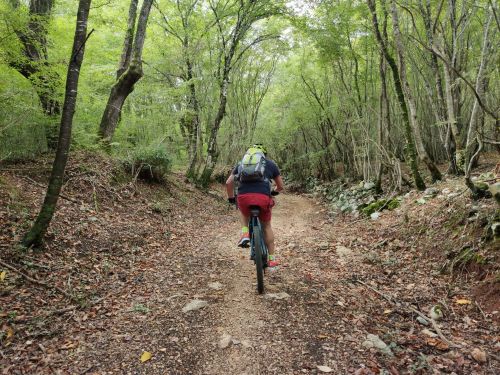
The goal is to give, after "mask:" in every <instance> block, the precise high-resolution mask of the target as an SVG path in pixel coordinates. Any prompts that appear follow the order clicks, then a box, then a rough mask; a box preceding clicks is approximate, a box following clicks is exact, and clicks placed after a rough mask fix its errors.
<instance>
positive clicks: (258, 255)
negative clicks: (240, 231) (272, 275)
mask: <svg viewBox="0 0 500 375" xmlns="http://www.w3.org/2000/svg"><path fill="white" fill-rule="evenodd" d="M261 235H262V233H261V232H260V231H259V230H255V231H254V232H253V246H254V254H255V268H256V271H257V291H258V292H259V294H262V293H264V264H263V261H262V250H263V249H262V238H261Z"/></svg>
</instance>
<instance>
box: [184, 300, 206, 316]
mask: <svg viewBox="0 0 500 375" xmlns="http://www.w3.org/2000/svg"><path fill="white" fill-rule="evenodd" d="M206 305H208V302H207V301H203V300H201V299H194V300H192V301H191V302H189V303H188V304H187V305H186V306H184V307H183V308H182V312H184V313H187V312H189V311H196V310H199V309H202V308H204V307H205V306H206Z"/></svg>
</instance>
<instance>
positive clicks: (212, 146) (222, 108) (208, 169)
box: [198, 71, 229, 187]
mask: <svg viewBox="0 0 500 375" xmlns="http://www.w3.org/2000/svg"><path fill="white" fill-rule="evenodd" d="M224 75H225V78H224V79H223V80H222V84H221V87H220V95H219V109H218V111H217V116H215V120H214V123H213V126H212V130H211V132H210V138H209V140H208V150H207V159H206V162H205V167H204V168H203V172H202V174H201V176H200V178H199V180H198V183H199V184H200V185H201V186H202V187H207V186H208V184H209V183H210V176H212V172H213V171H214V169H215V164H216V163H217V159H218V157H219V150H218V147H217V134H218V133H219V128H220V124H221V123H222V120H223V119H224V115H225V114H226V104H227V89H228V86H229V71H227V73H226V72H225V73H224Z"/></svg>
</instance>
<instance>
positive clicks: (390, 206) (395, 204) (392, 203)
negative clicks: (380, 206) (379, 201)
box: [387, 199, 401, 211]
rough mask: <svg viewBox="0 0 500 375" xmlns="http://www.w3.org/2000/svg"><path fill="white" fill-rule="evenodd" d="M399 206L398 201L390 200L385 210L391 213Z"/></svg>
mask: <svg viewBox="0 0 500 375" xmlns="http://www.w3.org/2000/svg"><path fill="white" fill-rule="evenodd" d="M400 205H401V202H400V201H399V200H398V199H391V200H390V201H389V203H388V204H387V209H388V210H391V211H392V210H395V209H396V208H398V207H399V206H400Z"/></svg>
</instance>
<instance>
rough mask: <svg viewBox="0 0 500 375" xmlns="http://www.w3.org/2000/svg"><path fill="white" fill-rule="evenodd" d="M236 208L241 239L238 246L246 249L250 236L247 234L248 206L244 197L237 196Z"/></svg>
mask: <svg viewBox="0 0 500 375" xmlns="http://www.w3.org/2000/svg"><path fill="white" fill-rule="evenodd" d="M238 208H239V216H240V223H241V237H240V240H239V241H238V246H240V247H248V244H249V243H250V234H249V232H248V220H249V218H250V206H249V204H248V202H247V200H246V199H245V198H244V196H242V195H239V196H238Z"/></svg>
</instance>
